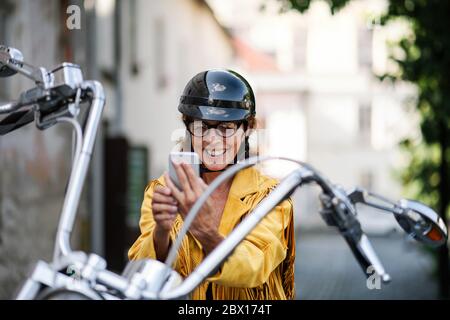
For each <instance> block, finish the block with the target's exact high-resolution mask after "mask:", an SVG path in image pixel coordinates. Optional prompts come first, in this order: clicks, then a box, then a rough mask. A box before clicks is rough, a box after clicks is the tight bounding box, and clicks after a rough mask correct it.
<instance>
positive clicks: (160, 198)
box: [153, 192, 178, 206]
mask: <svg viewBox="0 0 450 320" xmlns="http://www.w3.org/2000/svg"><path fill="white" fill-rule="evenodd" d="M153 202H157V203H165V204H171V205H174V206H176V205H178V201H177V200H175V198H174V197H172V196H166V195H164V194H161V193H156V192H155V193H154V194H153Z"/></svg>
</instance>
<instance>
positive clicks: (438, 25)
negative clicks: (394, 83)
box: [278, 0, 450, 298]
mask: <svg viewBox="0 0 450 320" xmlns="http://www.w3.org/2000/svg"><path fill="white" fill-rule="evenodd" d="M278 1H280V2H281V3H282V5H283V9H284V10H297V11H300V12H302V13H303V12H305V11H306V10H308V8H309V7H310V5H311V3H312V2H313V1H315V0H278ZM324 1H325V2H326V3H328V4H329V6H330V10H331V12H332V13H333V14H334V13H335V12H337V11H338V10H339V9H341V8H343V7H345V5H347V4H348V3H349V2H350V0H324ZM388 3H389V5H388V9H387V12H386V13H385V14H384V15H383V16H382V17H381V18H380V21H381V22H382V24H386V23H388V22H390V21H393V20H396V19H403V20H405V21H407V22H408V23H409V25H410V26H411V31H412V35H408V36H405V37H404V38H402V39H401V40H400V41H399V42H398V43H397V44H396V46H397V47H398V48H399V49H400V50H401V51H402V52H403V55H402V56H401V58H394V57H391V59H393V60H394V61H395V62H396V63H397V65H398V67H399V68H398V69H399V73H397V74H395V75H383V76H382V77H381V79H384V78H390V79H393V80H402V81H407V82H411V83H413V84H415V85H416V87H417V89H418V96H417V100H416V107H417V110H418V112H419V114H420V120H421V121H420V129H421V133H422V139H421V141H412V140H405V141H403V142H402V143H401V146H402V148H403V149H405V150H406V151H407V152H408V154H409V157H410V165H409V167H408V168H405V170H404V172H403V174H402V180H403V183H404V184H405V185H406V186H407V187H409V189H410V190H413V191H414V193H415V194H414V197H416V198H418V199H419V200H422V201H424V202H425V203H427V204H428V205H430V206H432V207H433V208H434V209H435V210H436V211H438V212H439V214H440V215H441V217H442V218H443V219H444V221H445V223H447V214H448V211H449V202H450V181H449V180H450V179H449V163H450V142H449V138H450V76H449V75H448V73H449V71H450V23H449V21H450V1H448V0H389V2H388ZM438 266H439V278H440V279H439V283H440V293H441V296H442V297H443V298H448V297H449V288H450V285H449V256H448V247H447V246H443V247H441V248H440V249H439V252H438Z"/></svg>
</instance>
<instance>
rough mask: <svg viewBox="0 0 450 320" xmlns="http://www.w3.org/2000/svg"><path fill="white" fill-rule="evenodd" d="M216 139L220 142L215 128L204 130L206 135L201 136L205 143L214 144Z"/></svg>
mask: <svg viewBox="0 0 450 320" xmlns="http://www.w3.org/2000/svg"><path fill="white" fill-rule="evenodd" d="M217 139H220V141H222V136H220V135H219V134H218V133H217V129H216V128H209V129H208V130H206V134H205V135H204V136H203V140H204V141H205V142H207V143H211V142H214V141H216V140H217Z"/></svg>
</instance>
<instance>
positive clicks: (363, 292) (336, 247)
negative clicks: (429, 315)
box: [295, 229, 438, 300]
mask: <svg viewBox="0 0 450 320" xmlns="http://www.w3.org/2000/svg"><path fill="white" fill-rule="evenodd" d="M369 238H370V240H371V241H372V245H373V247H374V249H375V250H376V252H377V253H378V256H379V258H380V260H381V261H382V262H383V264H384V267H385V269H386V270H387V272H388V273H389V274H390V275H391V278H392V281H391V283H389V284H381V289H379V290H376V289H374V290H369V289H368V288H367V286H366V278H365V275H364V274H363V272H362V270H361V268H360V267H359V264H358V263H357V261H356V260H355V258H354V257H353V255H352V253H351V251H350V249H349V248H348V246H347V244H346V243H345V241H344V239H343V238H341V236H340V235H338V234H337V233H335V232H334V231H333V230H331V229H330V230H328V231H327V232H326V233H325V232H322V233H306V232H305V233H303V234H302V233H301V230H300V233H299V236H298V238H297V255H296V274H295V275H296V288H297V299H310V300H317V299H437V298H438V285H437V283H436V279H435V278H434V277H433V275H432V273H433V268H434V263H433V261H432V259H431V255H430V254H429V253H428V252H425V250H424V247H423V245H421V244H420V243H417V242H412V241H411V242H410V241H407V240H406V239H405V237H404V235H403V234H400V233H395V234H391V235H389V236H386V237H374V236H370V235H369Z"/></svg>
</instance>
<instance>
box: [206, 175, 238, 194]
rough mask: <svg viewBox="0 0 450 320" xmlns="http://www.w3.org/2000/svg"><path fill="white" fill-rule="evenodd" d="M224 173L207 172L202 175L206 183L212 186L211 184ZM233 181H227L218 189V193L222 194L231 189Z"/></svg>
mask: <svg viewBox="0 0 450 320" xmlns="http://www.w3.org/2000/svg"><path fill="white" fill-rule="evenodd" d="M221 173H222V172H221V171H218V172H205V173H203V174H202V178H203V180H204V181H205V183H206V184H208V185H209V184H211V182H213V181H214V179H216V178H217V177H218V176H219V175H220V174H221ZM231 182H232V179H231V178H230V179H227V180H225V181H224V182H222V183H221V184H220V186H219V187H217V189H216V191H220V192H222V191H223V190H226V189H229V188H230V187H231Z"/></svg>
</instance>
